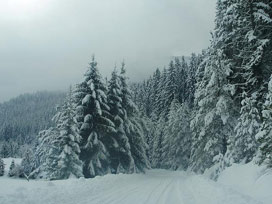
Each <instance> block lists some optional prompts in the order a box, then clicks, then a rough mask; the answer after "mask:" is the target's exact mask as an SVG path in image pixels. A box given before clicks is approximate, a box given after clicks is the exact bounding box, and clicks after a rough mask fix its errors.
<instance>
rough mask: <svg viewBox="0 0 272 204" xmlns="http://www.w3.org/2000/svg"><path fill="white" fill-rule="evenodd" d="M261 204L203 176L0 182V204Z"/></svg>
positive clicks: (152, 172)
mask: <svg viewBox="0 0 272 204" xmlns="http://www.w3.org/2000/svg"><path fill="white" fill-rule="evenodd" d="M19 203H20V204H37V203H38V204H261V202H258V201H256V200H254V199H253V198H251V197H250V196H247V195H243V194H241V193H238V192H235V191H234V190H232V189H230V188H228V187H225V186H222V185H220V184H218V183H216V182H213V181H211V180H209V179H206V178H204V177H203V176H199V175H194V174H190V173H187V172H181V171H179V172H172V171H166V170H150V171H147V173H146V174H132V175H124V174H119V175H106V176H103V177H96V178H94V179H83V178H81V179H69V180H63V181H39V180H32V181H29V182H27V181H25V180H20V179H10V178H7V177H2V178H0V204H19Z"/></svg>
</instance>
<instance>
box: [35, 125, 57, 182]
mask: <svg viewBox="0 0 272 204" xmlns="http://www.w3.org/2000/svg"><path fill="white" fill-rule="evenodd" d="M57 135H58V130H57V128H56V127H50V128H48V129H47V130H42V131H40V132H39V135H38V145H37V147H36V149H35V154H34V155H35V157H34V169H35V170H34V171H33V172H32V173H31V177H32V178H37V177H46V173H47V172H50V171H51V172H54V171H57V163H56V162H55V161H57V157H56V156H57V153H58V147H56V146H55V144H54V141H55V139H56V137H57Z"/></svg>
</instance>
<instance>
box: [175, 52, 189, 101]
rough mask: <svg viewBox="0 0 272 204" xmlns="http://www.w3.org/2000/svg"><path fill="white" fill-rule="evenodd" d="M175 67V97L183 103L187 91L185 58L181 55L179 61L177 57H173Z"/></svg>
mask: <svg viewBox="0 0 272 204" xmlns="http://www.w3.org/2000/svg"><path fill="white" fill-rule="evenodd" d="M175 67H176V70H177V74H176V82H177V95H178V96H177V98H178V100H179V102H180V103H183V102H184V101H185V100H186V98H188V97H187V96H186V93H187V83H186V82H187V74H188V64H187V62H186V61H185V58H184V57H182V58H181V61H180V60H179V58H175Z"/></svg>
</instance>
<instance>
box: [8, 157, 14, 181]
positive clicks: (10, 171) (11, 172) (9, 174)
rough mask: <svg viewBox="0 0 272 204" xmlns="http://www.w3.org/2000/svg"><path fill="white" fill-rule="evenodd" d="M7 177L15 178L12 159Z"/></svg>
mask: <svg viewBox="0 0 272 204" xmlns="http://www.w3.org/2000/svg"><path fill="white" fill-rule="evenodd" d="M8 176H9V177H13V176H15V161H14V159H13V160H12V161H11V164H10V166H9V172H8Z"/></svg>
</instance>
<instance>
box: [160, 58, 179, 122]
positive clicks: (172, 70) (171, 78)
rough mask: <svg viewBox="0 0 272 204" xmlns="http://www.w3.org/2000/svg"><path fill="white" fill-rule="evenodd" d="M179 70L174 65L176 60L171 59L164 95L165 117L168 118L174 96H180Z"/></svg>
mask: <svg viewBox="0 0 272 204" xmlns="http://www.w3.org/2000/svg"><path fill="white" fill-rule="evenodd" d="M176 77H177V70H176V67H175V65H174V62H173V61H171V62H170V64H169V68H168V69H167V76H166V81H165V90H164V94H163V96H162V97H164V98H163V101H164V117H166V118H167V115H168V112H169V110H170V105H171V103H172V101H173V100H174V98H176V97H177V96H178V88H177V81H176V79H177V78H176Z"/></svg>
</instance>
